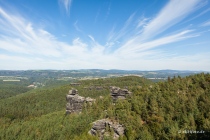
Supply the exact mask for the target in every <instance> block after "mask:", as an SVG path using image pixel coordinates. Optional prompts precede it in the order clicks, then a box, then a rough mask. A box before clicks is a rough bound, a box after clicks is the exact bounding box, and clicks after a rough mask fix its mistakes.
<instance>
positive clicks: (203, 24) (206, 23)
mask: <svg viewBox="0 0 210 140" xmlns="http://www.w3.org/2000/svg"><path fill="white" fill-rule="evenodd" d="M201 26H210V20H208V21H206V22H204V23H202V24H201Z"/></svg>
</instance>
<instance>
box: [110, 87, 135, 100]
mask: <svg viewBox="0 0 210 140" xmlns="http://www.w3.org/2000/svg"><path fill="white" fill-rule="evenodd" d="M110 89H111V96H112V98H113V100H114V101H116V100H117V99H125V98H126V96H128V95H131V94H132V92H130V91H128V89H120V88H119V87H115V86H112V87H110Z"/></svg>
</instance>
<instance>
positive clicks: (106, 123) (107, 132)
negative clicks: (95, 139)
mask: <svg viewBox="0 0 210 140" xmlns="http://www.w3.org/2000/svg"><path fill="white" fill-rule="evenodd" d="M111 129H112V130H113V132H114V133H113V134H112V133H111ZM124 131H125V128H124V127H123V125H120V124H119V123H117V122H113V121H111V120H109V119H102V120H97V121H95V122H93V126H92V128H91V130H90V131H89V132H88V133H89V134H90V135H94V136H96V135H97V136H99V139H100V140H103V139H104V137H112V138H113V139H118V138H119V137H120V136H123V135H124Z"/></svg>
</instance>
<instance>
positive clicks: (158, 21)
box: [142, 0, 199, 38]
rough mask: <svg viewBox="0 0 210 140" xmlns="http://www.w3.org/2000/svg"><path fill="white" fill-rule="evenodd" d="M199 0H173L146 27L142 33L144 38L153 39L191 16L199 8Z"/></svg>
mask: <svg viewBox="0 0 210 140" xmlns="http://www.w3.org/2000/svg"><path fill="white" fill-rule="evenodd" d="M198 3H199V0H190V1H188V0H171V1H170V2H169V3H168V4H167V5H166V6H165V7H164V8H163V9H162V10H161V11H160V13H159V14H158V15H157V16H156V17H155V18H154V19H153V20H151V22H149V23H148V25H146V27H145V28H144V31H143V33H142V36H143V38H151V37H154V36H157V35H158V34H160V33H162V32H164V31H165V30H167V29H168V28H170V27H172V26H173V25H175V24H177V23H178V22H180V21H181V20H183V19H184V18H185V17H186V16H187V15H189V14H190V13H191V12H192V11H193V10H194V9H195V7H196V6H197V4H198Z"/></svg>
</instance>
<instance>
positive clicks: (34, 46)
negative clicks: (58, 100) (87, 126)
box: [0, 0, 210, 71]
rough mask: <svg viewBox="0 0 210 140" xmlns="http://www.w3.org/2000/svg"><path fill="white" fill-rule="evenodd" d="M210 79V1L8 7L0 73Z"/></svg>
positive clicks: (42, 2) (0, 32)
mask: <svg viewBox="0 0 210 140" xmlns="http://www.w3.org/2000/svg"><path fill="white" fill-rule="evenodd" d="M29 69H57V70H73V69H123V70H162V69H174V70H204V71H210V0H0V70H29Z"/></svg>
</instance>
